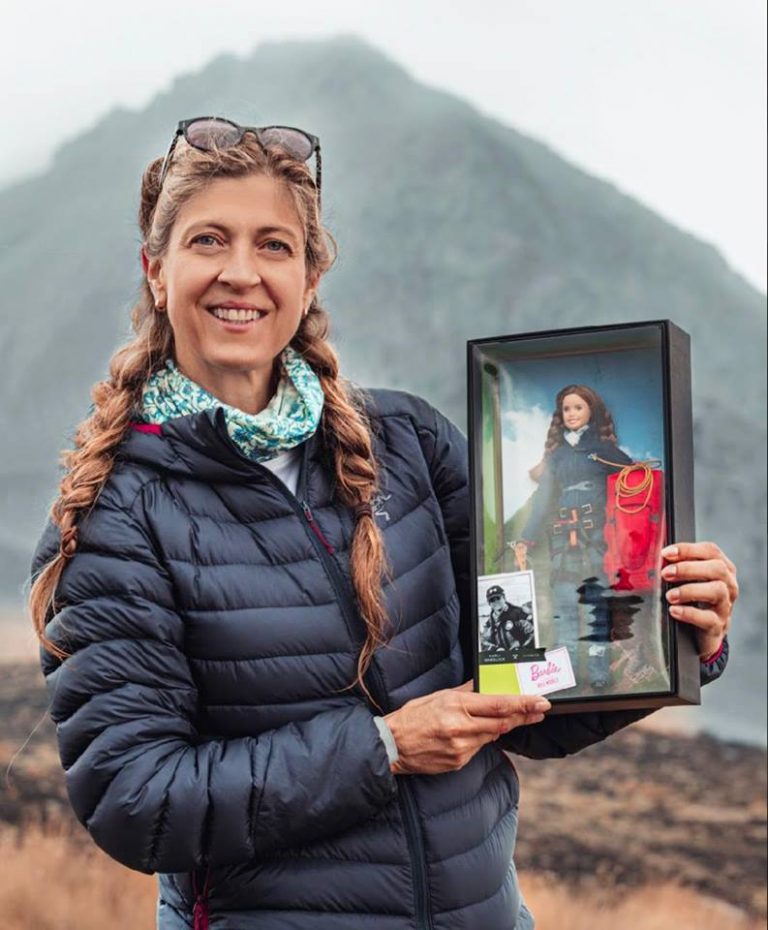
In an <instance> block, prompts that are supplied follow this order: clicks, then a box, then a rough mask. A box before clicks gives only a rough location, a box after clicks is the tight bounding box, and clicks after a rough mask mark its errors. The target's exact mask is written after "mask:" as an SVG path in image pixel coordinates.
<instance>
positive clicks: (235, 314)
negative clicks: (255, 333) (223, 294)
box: [211, 307, 264, 323]
mask: <svg viewBox="0 0 768 930" xmlns="http://www.w3.org/2000/svg"><path fill="white" fill-rule="evenodd" d="M211 313H213V315H214V316H215V317H216V318H217V319H219V320H227V321H229V322H230V323H249V322H250V321H251V320H259V319H261V317H263V316H264V314H263V313H261V311H259V310H236V309H235V308H234V307H227V308H223V307H212V308H211Z"/></svg>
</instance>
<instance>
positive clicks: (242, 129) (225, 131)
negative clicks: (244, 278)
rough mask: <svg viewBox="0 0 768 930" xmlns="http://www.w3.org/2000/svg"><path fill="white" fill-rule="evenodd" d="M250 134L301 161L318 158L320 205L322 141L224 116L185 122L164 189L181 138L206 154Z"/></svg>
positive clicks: (295, 131)
mask: <svg viewBox="0 0 768 930" xmlns="http://www.w3.org/2000/svg"><path fill="white" fill-rule="evenodd" d="M247 132H250V133H252V134H253V135H254V136H256V139H257V140H258V142H259V144H260V145H261V146H262V147H263V148H265V149H280V150H281V151H283V152H287V153H288V154H289V155H291V156H293V158H295V159H297V160H298V161H309V159H310V158H311V157H312V154H313V153H314V155H315V166H316V167H315V184H316V185H317V201H318V206H319V204H320V172H321V162H320V140H319V139H318V138H317V136H313V135H312V134H311V133H309V132H304V130H303V129H295V128H294V127H293V126H238V124H237V123H233V122H232V121H231V120H228V119H223V118H222V117H220V116H195V117H194V118H193V119H183V120H181V121H180V122H179V125H178V126H177V127H176V132H175V133H174V135H173V139H172V140H171V145H170V147H169V149H168V153H167V155H166V156H165V159H164V160H163V167H162V168H161V170H160V184H159V185H158V189H160V188H162V186H163V181H165V176H166V175H167V174H168V169H169V167H170V164H171V158H172V157H173V152H174V149H175V148H176V143H177V142H178V141H179V136H184V139H185V140H186V142H187V143H188V144H189V145H191V146H193V147H194V148H196V149H200V150H201V151H203V152H212V151H214V150H215V149H229V148H232V147H233V146H235V145H239V144H240V142H242V140H243V137H244V136H245V134H246V133H247Z"/></svg>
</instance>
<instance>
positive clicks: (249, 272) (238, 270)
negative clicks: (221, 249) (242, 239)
mask: <svg viewBox="0 0 768 930" xmlns="http://www.w3.org/2000/svg"><path fill="white" fill-rule="evenodd" d="M218 277H219V281H221V282H222V284H228V285H229V286H230V287H231V288H233V289H234V290H239V291H242V290H247V289H248V288H251V287H255V286H256V285H257V284H261V271H260V266H259V260H258V257H257V256H255V255H254V254H253V252H252V251H251V249H250V248H247V247H245V248H238V249H231V250H229V251H228V252H227V253H226V254H225V258H224V264H223V265H222V267H221V271H220V272H219V276H218Z"/></svg>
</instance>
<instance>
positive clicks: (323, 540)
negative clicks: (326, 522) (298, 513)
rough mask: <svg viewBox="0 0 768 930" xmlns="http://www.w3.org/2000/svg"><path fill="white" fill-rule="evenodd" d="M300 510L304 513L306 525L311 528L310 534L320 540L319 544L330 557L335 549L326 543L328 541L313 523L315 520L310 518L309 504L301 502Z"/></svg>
mask: <svg viewBox="0 0 768 930" xmlns="http://www.w3.org/2000/svg"><path fill="white" fill-rule="evenodd" d="M301 509H302V510H303V511H304V517H305V519H306V521H307V523H308V524H309V525H310V527H311V528H312V532H313V533H314V534H315V536H317V538H318V539H319V540H320V542H321V543H322V544H323V546H324V547H325V549H326V551H327V552H328V553H329V554H330V555H333V553H334V552H335V551H336V550H335V549H334V548H333V546H332V545H331V544H330V543H329V542H328V540H327V539H326V538H325V536H323V531H322V530H321V529H320V527H319V526H318V525H317V523H315V518H314V517H313V516H312V511H311V510H310V509H309V504H308V503H307V502H306V501H301Z"/></svg>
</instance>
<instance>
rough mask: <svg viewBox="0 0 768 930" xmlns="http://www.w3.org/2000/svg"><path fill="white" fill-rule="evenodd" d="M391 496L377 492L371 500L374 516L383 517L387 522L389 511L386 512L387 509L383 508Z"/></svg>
mask: <svg viewBox="0 0 768 930" xmlns="http://www.w3.org/2000/svg"><path fill="white" fill-rule="evenodd" d="M391 497H392V495H391V494H377V495H376V497H374V499H373V500H372V501H371V507H372V508H373V515H374V517H383V518H384V519H385V520H386V521H387V522H389V513H387V511H386V510H385V509H384V504H385V503H386V502H387V501H388V500H390V499H391Z"/></svg>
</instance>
